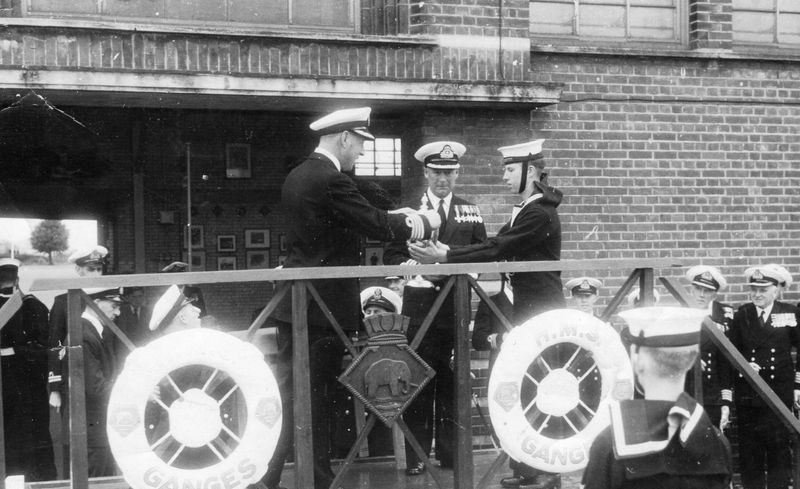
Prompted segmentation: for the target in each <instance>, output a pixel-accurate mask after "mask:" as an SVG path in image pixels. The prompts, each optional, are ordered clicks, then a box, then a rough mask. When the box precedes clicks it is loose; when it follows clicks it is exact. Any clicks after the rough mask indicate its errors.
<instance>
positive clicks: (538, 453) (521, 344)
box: [487, 309, 633, 473]
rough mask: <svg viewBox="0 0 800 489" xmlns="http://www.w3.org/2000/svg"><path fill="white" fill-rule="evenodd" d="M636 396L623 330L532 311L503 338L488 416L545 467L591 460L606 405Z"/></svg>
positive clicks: (511, 447) (564, 467)
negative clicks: (622, 334) (618, 331)
mask: <svg viewBox="0 0 800 489" xmlns="http://www.w3.org/2000/svg"><path fill="white" fill-rule="evenodd" d="M632 396H633V371H632V369H631V365H630V361H629V359H628V355H627V352H626V351H625V347H624V346H623V343H622V341H621V340H620V337H619V334H618V333H617V332H616V331H615V330H614V329H613V328H612V327H611V326H610V325H608V324H606V323H604V322H603V321H601V320H599V319H597V318H596V317H594V316H592V315H589V314H586V313H584V312H581V311H576V310H571V309H557V310H552V311H548V312H545V313H543V314H540V315H537V316H534V317H533V318H531V319H529V320H528V321H526V322H525V323H523V324H522V325H521V326H519V327H516V328H514V329H513V330H511V331H510V332H509V333H508V335H507V336H506V338H505V340H504V341H503V345H502V348H501V350H500V352H499V354H498V356H497V360H496V361H495V363H494V368H493V369H492V373H491V376H490V378H489V389H488V396H487V397H488V405H489V415H490V417H491V420H492V425H493V427H494V430H495V432H496V433H497V437H498V439H499V440H500V445H501V446H502V448H503V450H505V451H506V453H508V454H509V456H510V457H511V458H513V459H514V460H517V461H519V462H523V463H525V464H527V465H530V466H532V467H535V468H537V469H540V470H544V471H547V472H559V473H563V472H572V471H575V470H580V469H582V468H584V467H585V466H586V464H587V463H588V459H589V449H590V448H591V445H592V442H593V441H594V439H595V437H596V436H597V435H598V434H599V433H600V431H602V430H603V428H605V427H606V426H608V424H609V409H608V403H609V402H610V401H612V400H621V399H630V398H631V397H632Z"/></svg>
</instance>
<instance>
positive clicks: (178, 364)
mask: <svg viewBox="0 0 800 489" xmlns="http://www.w3.org/2000/svg"><path fill="white" fill-rule="evenodd" d="M157 385H158V386H159V388H160V391H161V399H160V400H159V401H158V402H155V401H154V400H153V399H152V398H151V395H152V394H153V392H154V389H155V387H156V386H157ZM281 419H282V413H281V398H280V394H279V392H278V384H277V382H276V380H275V377H274V376H273V374H272V371H270V369H269V367H268V366H267V364H266V363H265V362H264V358H263V356H262V354H261V352H259V351H258V349H257V348H256V347H255V346H253V345H252V344H249V343H245V342H243V341H241V340H239V339H237V338H235V337H233V336H231V335H228V334H225V333H222V332H219V331H214V330H209V329H192V330H187V331H181V332H177V333H172V334H168V335H166V336H163V337H161V338H159V339H157V340H155V341H153V342H152V343H150V344H149V345H147V346H145V347H143V348H139V349H136V350H134V351H133V352H131V354H130V355H129V356H128V358H127V360H126V362H125V367H124V369H123V370H122V373H121V374H120V376H119V378H118V379H117V381H116V383H115V384H114V387H113V389H112V391H111V397H110V400H109V404H108V422H107V432H108V441H109V444H110V446H111V451H112V453H113V455H114V458H115V459H116V461H117V464H118V465H119V467H120V469H121V470H122V474H123V476H124V478H125V481H126V482H127V483H128V484H130V486H131V487H132V488H134V489H233V488H239V489H244V488H245V487H246V486H247V485H248V484H253V483H255V482H257V481H258V480H259V479H260V478H261V477H262V476H263V475H264V473H266V470H267V465H268V463H269V460H270V458H271V457H272V453H273V452H274V451H275V445H276V444H277V440H278V435H279V434H280V429H281Z"/></svg>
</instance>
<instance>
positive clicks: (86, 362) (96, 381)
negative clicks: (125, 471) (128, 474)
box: [81, 289, 122, 477]
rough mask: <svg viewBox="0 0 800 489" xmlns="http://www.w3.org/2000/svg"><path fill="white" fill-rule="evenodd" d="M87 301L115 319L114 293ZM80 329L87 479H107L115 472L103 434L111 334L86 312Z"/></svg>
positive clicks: (111, 374)
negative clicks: (84, 401)
mask: <svg viewBox="0 0 800 489" xmlns="http://www.w3.org/2000/svg"><path fill="white" fill-rule="evenodd" d="M89 297H91V298H92V300H94V303H95V304H97V307H99V308H100V310H101V311H102V312H103V314H105V315H106V316H107V317H108V318H109V319H111V320H114V319H115V318H116V317H117V316H118V315H119V308H120V305H121V304H122V299H120V297H119V290H118V289H110V290H104V291H100V292H95V293H93V294H90V295H89ZM81 327H82V328H83V344H82V347H83V378H84V379H85V382H84V389H85V394H86V445H87V449H88V465H89V477H105V476H111V475H114V474H115V472H116V469H115V465H114V457H113V456H112V455H111V449H110V448H109V445H108V435H107V434H106V412H107V411H108V399H109V397H110V396H111V389H112V387H114V380H115V379H116V376H117V360H116V357H115V355H114V343H113V341H112V337H113V334H112V333H110V332H106V327H105V325H104V324H103V323H102V321H101V320H100V318H99V317H98V316H97V314H96V313H95V312H94V310H92V309H89V308H87V309H85V310H84V311H83V314H81Z"/></svg>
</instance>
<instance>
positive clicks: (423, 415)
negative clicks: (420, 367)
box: [403, 327, 455, 467]
mask: <svg viewBox="0 0 800 489" xmlns="http://www.w3.org/2000/svg"><path fill="white" fill-rule="evenodd" d="M417 331H418V328H416V327H411V328H410V329H409V333H408V338H409V342H411V341H412V340H413V338H414V336H415V335H416V333H417ZM454 341H455V340H454V338H453V331H452V330H451V329H444V328H435V327H431V329H429V330H428V333H427V334H426V335H425V338H423V340H422V343H420V345H419V348H417V354H418V355H419V356H420V357H421V358H422V359H423V360H424V361H425V363H427V364H428V365H429V366H430V367H431V368H432V369H433V370H435V371H436V376H434V377H433V379H431V381H430V382H428V384H427V385H426V386H425V387H424V388H423V389H422V390H421V391H420V393H419V394H418V395H417V397H416V398H415V399H414V401H413V402H412V403H411V404H410V405H409V406H408V408H407V409H406V410H405V412H404V413H403V420H404V421H405V422H406V424H407V425H408V428H409V429H410V430H411V433H413V434H414V438H416V439H417V441H418V442H419V444H420V445H421V446H422V451H423V452H425V454H426V455H427V454H430V452H431V445H432V442H433V436H434V432H435V434H436V457H437V458H438V459H439V461H440V462H441V463H442V466H444V467H452V466H453V446H454V445H455V417H454V414H455V413H454V412H453V402H454V389H455V386H454V376H453V370H452V369H451V368H450V357H451V355H452V352H453V345H454ZM406 460H407V463H408V465H409V466H412V465H414V464H417V463H419V462H420V460H419V457H417V454H416V453H415V452H414V450H413V449H412V448H411V444H410V443H406Z"/></svg>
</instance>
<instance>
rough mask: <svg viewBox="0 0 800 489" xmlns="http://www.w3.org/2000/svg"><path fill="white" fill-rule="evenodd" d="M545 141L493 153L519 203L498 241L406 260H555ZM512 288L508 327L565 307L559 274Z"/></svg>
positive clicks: (517, 469)
mask: <svg viewBox="0 0 800 489" xmlns="http://www.w3.org/2000/svg"><path fill="white" fill-rule="evenodd" d="M543 143H544V139H537V140H535V141H531V142H528V143H523V144H517V145H514V146H505V147H502V148H498V151H500V153H502V155H503V165H504V166H505V171H504V173H503V182H504V183H505V184H506V185H508V187H509V189H510V190H511V192H513V193H514V194H517V195H519V197H520V198H521V200H522V202H521V203H520V204H518V205H516V206H514V209H513V210H512V213H511V220H510V221H509V222H508V223H506V225H504V226H503V227H502V228H501V229H500V231H499V232H498V233H497V236H495V237H493V238H489V239H487V240H486V241H485V242H483V243H479V244H473V245H468V246H448V245H446V244H444V243H436V242H429V243H411V244H409V252H410V254H411V257H412V258H414V259H415V260H417V261H418V262H420V263H446V262H450V263H474V262H494V261H500V260H514V261H539V260H558V259H559V258H560V256H561V221H560V220H559V217H558V211H557V210H556V208H557V207H558V205H559V204H560V203H561V197H562V194H561V192H560V191H559V190H557V189H554V188H552V187H550V186H548V185H547V184H546V182H547V178H546V175H547V174H546V173H545V172H544V168H545V160H544V155H543V154H542V145H543ZM511 285H512V287H513V288H514V317H513V323H514V324H515V325H519V324H522V323H524V322H525V321H526V320H528V319H529V318H531V317H533V316H535V315H537V314H541V313H543V312H545V311H548V310H551V309H558V308H562V307H564V305H565V303H566V301H565V300H564V295H563V293H562V291H561V289H562V286H561V272H519V273H514V274H513V275H512V277H511ZM512 469H514V475H513V477H506V478H504V479H502V480H501V481H500V482H501V484H502V485H503V486H504V487H517V486H521V485H534V484H535V485H536V486H537V488H545V489H549V488H553V487H556V486H559V485H560V479H559V478H558V476H556V475H554V474H545V473H543V472H539V471H537V470H535V469H533V468H532V467H527V466H525V465H523V464H512Z"/></svg>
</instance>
